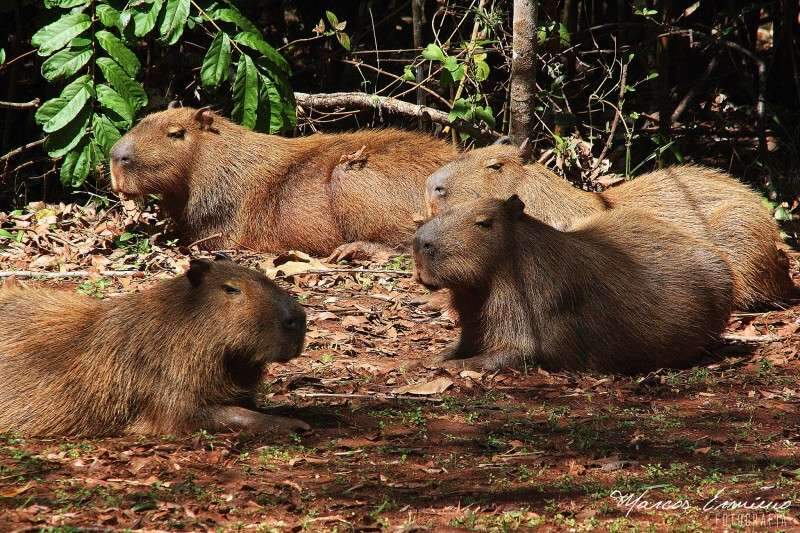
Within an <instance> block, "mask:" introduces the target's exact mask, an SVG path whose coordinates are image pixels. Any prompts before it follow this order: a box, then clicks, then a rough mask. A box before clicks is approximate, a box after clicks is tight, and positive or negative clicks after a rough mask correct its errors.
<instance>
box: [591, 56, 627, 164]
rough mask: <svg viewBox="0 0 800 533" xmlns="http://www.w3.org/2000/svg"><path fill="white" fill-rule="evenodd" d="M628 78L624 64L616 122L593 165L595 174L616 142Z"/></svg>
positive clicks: (615, 116)
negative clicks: (615, 135) (615, 133)
mask: <svg viewBox="0 0 800 533" xmlns="http://www.w3.org/2000/svg"><path fill="white" fill-rule="evenodd" d="M627 77H628V65H627V64H625V63H622V73H621V74H620V79H619V100H618V103H617V107H616V112H615V113H614V120H613V121H612V122H611V131H609V133H608V139H606V144H605V146H603V149H602V150H601V151H600V155H599V156H598V158H597V161H595V162H594V164H593V165H592V172H593V173H594V171H596V170H597V169H598V168H600V164H601V163H602V162H603V159H604V158H605V157H606V154H607V153H608V151H609V150H610V149H611V145H612V144H613V142H614V132H616V131H617V125H618V124H619V119H620V117H621V116H622V101H623V99H624V98H625V83H626V81H627ZM595 177H596V176H595Z"/></svg>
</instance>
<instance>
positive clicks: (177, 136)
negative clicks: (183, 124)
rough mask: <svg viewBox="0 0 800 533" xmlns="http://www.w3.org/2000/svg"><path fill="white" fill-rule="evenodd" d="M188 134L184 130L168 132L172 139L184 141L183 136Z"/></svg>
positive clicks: (174, 129)
mask: <svg viewBox="0 0 800 533" xmlns="http://www.w3.org/2000/svg"><path fill="white" fill-rule="evenodd" d="M185 132H186V130H184V129H183V128H170V129H169V130H168V131H167V137H169V138H170V139H183V134H184V133H185Z"/></svg>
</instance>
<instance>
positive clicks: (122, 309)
mask: <svg viewBox="0 0 800 533" xmlns="http://www.w3.org/2000/svg"><path fill="white" fill-rule="evenodd" d="M236 289H238V290H239V291H240V292H238V293H235V292H234V293H231V291H235V290H236ZM290 320H292V321H293V322H289V321H290ZM0 321H2V323H3V328H2V329H1V330H0V432H2V431H19V432H21V433H23V434H26V435H80V436H100V435H113V434H120V433H141V434H163V433H171V434H177V433H186V432H192V431H195V430H198V429H200V428H204V429H208V430H211V431H222V430H230V429H245V430H248V431H254V432H264V431H272V432H274V431H278V430H280V429H283V430H291V429H304V428H307V427H308V426H307V425H306V424H305V423H303V422H301V421H299V420H292V419H286V418H280V417H274V416H268V415H266V414H263V413H259V412H257V411H253V410H251V409H248V407H250V406H251V405H252V403H253V397H254V394H255V389H256V387H257V385H258V383H259V382H260V381H261V377H262V372H263V369H264V367H265V365H266V364H267V363H269V362H272V361H286V360H288V359H290V358H292V357H295V356H297V355H299V353H300V352H301V350H302V346H303V337H304V335H305V313H304V311H303V309H302V307H301V306H300V305H299V304H298V303H297V302H296V301H295V300H294V299H293V298H292V297H291V296H289V295H288V294H287V293H286V292H285V291H283V290H282V289H280V288H279V287H277V286H276V285H275V284H274V283H272V282H271V281H269V280H268V279H267V278H266V277H265V276H263V275H262V274H260V273H258V272H256V271H254V270H250V269H247V268H243V267H239V266H236V265H234V264H233V263H231V262H230V261H217V262H213V263H212V262H210V261H205V260H198V261H193V262H192V266H191V268H190V269H189V271H187V274H186V275H185V276H180V277H179V278H175V279H172V280H169V281H164V282H161V283H159V284H158V285H157V286H155V287H154V288H151V289H149V290H147V291H144V292H141V293H134V294H127V295H125V296H122V297H119V298H113V299H110V300H104V301H100V300H97V299H94V298H91V297H88V296H81V295H78V294H75V293H67V292H63V291H52V290H42V289H30V290H23V289H0Z"/></svg>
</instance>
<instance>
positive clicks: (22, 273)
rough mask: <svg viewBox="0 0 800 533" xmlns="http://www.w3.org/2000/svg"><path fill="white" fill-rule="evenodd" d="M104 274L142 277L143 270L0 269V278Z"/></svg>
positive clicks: (69, 276) (85, 276)
mask: <svg viewBox="0 0 800 533" xmlns="http://www.w3.org/2000/svg"><path fill="white" fill-rule="evenodd" d="M98 275H99V276H104V277H109V278H139V277H142V278H143V277H144V272H142V271H141V270H101V271H99V272H90V271H88V270H74V271H72V272H44V271H36V270H2V271H0V279H2V278H20V279H30V278H43V279H73V278H90V277H92V276H98Z"/></svg>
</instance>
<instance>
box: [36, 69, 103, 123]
mask: <svg viewBox="0 0 800 533" xmlns="http://www.w3.org/2000/svg"><path fill="white" fill-rule="evenodd" d="M81 89H85V90H87V91H89V94H91V95H94V86H93V84H92V80H91V79H90V78H89V76H87V75H84V76H80V77H79V78H76V79H75V80H73V81H72V82H71V83H69V84H68V85H67V86H66V87H64V89H62V91H61V95H59V96H58V98H53V99H51V100H48V101H46V102H45V103H44V104H42V105H41V106H40V107H39V109H37V110H36V115H35V116H34V120H35V121H36V123H37V124H38V125H39V126H43V125H45V124H46V123H47V122H48V121H49V120H50V119H52V118H53V117H54V116H55V115H56V114H57V113H58V112H59V111H61V110H62V109H63V108H64V106H65V105H66V104H67V102H69V101H70V100H71V99H72V98H73V97H74V96H75V95H76V94H78V91H80V90H81Z"/></svg>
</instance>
